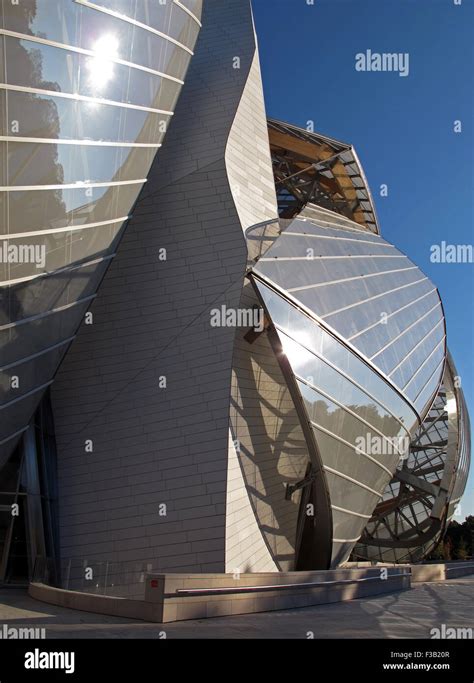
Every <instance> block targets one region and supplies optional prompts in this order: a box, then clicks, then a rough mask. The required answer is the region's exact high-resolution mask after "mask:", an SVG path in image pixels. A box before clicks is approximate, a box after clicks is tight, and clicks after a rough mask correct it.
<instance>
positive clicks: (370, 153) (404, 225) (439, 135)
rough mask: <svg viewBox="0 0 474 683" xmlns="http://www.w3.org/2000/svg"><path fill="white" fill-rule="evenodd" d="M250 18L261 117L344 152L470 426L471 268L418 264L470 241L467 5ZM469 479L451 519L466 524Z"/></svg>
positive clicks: (347, 3)
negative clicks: (403, 56) (441, 247)
mask: <svg viewBox="0 0 474 683" xmlns="http://www.w3.org/2000/svg"><path fill="white" fill-rule="evenodd" d="M458 2H459V0H458ZM253 9H254V15H255V23H256V28H257V34H258V41H259V47H260V60H261V66H262V77H263V84H264V89H265V98H266V107H267V114H268V116H271V117H274V118H277V119H281V120H283V121H288V122H290V123H294V124H296V125H299V126H302V127H306V126H307V122H308V121H314V129H315V131H318V132H321V133H323V134H326V135H329V136H330V137H334V138H336V139H340V140H343V141H344V142H349V143H352V144H353V145H354V147H355V149H356V151H357V154H358V156H359V158H360V160H361V163H362V165H363V167H364V170H365V173H366V176H367V179H368V182H369V185H370V187H371V190H372V194H373V197H374V201H375V204H376V209H377V213H378V216H379V221H380V225H381V230H382V234H383V236H384V237H385V238H386V239H387V240H388V241H390V242H392V243H395V244H396V246H397V247H398V248H399V249H401V250H402V251H403V252H404V253H406V254H407V255H408V256H409V257H410V258H412V259H413V260H414V261H415V263H417V265H419V266H420V268H421V269H422V270H423V271H424V272H425V273H426V275H428V276H429V277H430V278H431V279H432V280H433V282H434V283H435V284H436V285H437V287H438V289H439V291H440V294H441V297H442V299H443V305H444V309H445V314H446V319H447V327H448V344H449V347H450V350H451V353H452V354H453V356H454V360H455V363H456V366H457V370H458V374H459V376H460V377H461V381H462V387H463V389H464V392H465V396H466V400H467V403H468V407H469V410H470V414H471V420H472V422H473V423H474V367H473V366H474V363H473V355H474V353H473V352H474V332H473V330H474V315H473V309H474V303H473V300H474V275H473V265H472V264H468V263H455V264H452V263H441V264H440V263H432V262H431V261H430V254H431V251H430V248H431V246H432V245H436V244H440V243H441V242H442V241H443V240H444V241H445V242H447V243H448V244H456V245H457V244H473V242H474V238H473V232H474V199H473V197H474V195H473V190H474V140H473V121H474V88H473V75H472V74H473V73H474V0H461V5H456V4H455V0H314V5H308V4H307V0H253ZM368 49H370V50H371V51H372V53H374V52H378V53H408V55H409V73H408V75H407V76H406V77H401V76H400V75H399V74H398V73H396V72H367V71H356V69H355V55H356V54H357V53H365V52H366V50H368ZM455 121H461V125H462V132H460V133H455V132H454V122H455ZM382 184H387V185H388V197H381V196H380V186H381V185H382ZM473 426H474V424H473ZM473 470H474V467H472V468H471V475H470V479H469V481H468V485H467V488H466V492H465V494H464V498H463V500H462V501H461V510H460V513H461V515H460V516H458V517H456V518H455V519H457V521H462V519H464V517H465V516H466V515H467V514H474V471H473Z"/></svg>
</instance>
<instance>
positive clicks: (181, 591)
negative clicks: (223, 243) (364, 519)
mask: <svg viewBox="0 0 474 683" xmlns="http://www.w3.org/2000/svg"><path fill="white" fill-rule="evenodd" d="M402 576H411V572H398V573H396V574H388V575H387V577H386V578H385V579H382V578H380V576H369V577H365V578H362V579H340V580H335V581H314V582H310V583H279V584H274V585H269V586H239V587H234V588H230V587H227V586H225V587H223V588H177V589H176V591H175V592H174V593H165V596H164V597H165V598H176V597H180V596H181V595H215V594H220V595H224V594H226V593H258V592H261V591H274V590H278V589H287V588H315V587H320V586H335V585H342V584H347V583H363V582H364V581H387V579H397V578H399V577H402Z"/></svg>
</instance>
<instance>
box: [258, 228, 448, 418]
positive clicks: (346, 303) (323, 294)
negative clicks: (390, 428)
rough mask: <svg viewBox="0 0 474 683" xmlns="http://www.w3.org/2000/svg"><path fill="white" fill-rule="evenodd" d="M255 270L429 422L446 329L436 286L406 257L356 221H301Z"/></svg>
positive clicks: (282, 234) (437, 382)
mask: <svg viewBox="0 0 474 683" xmlns="http://www.w3.org/2000/svg"><path fill="white" fill-rule="evenodd" d="M254 270H255V272H256V273H257V274H259V275H261V276H262V278H264V279H266V280H267V281H269V282H271V283H274V284H275V285H276V286H277V287H279V288H281V289H282V290H283V291H285V292H287V293H288V294H289V295H290V296H291V298H292V299H293V300H294V301H295V303H297V304H300V305H302V306H303V307H304V308H305V309H306V310H309V311H311V312H312V313H313V314H314V315H315V316H316V317H317V318H318V320H320V321H321V323H322V325H323V326H324V327H325V328H326V329H328V330H331V331H333V332H334V333H335V334H336V335H337V336H338V337H339V338H340V339H343V340H345V342H347V343H348V344H350V346H351V347H353V348H354V350H355V351H357V352H358V353H359V355H360V356H361V357H362V358H364V359H365V360H367V361H368V362H369V363H370V364H371V365H372V366H373V367H374V370H375V371H378V372H379V373H382V374H383V375H384V376H385V377H386V378H387V379H388V381H389V382H390V383H392V384H393V385H394V386H395V387H396V388H397V390H398V391H399V392H400V393H402V394H403V395H404V396H405V398H406V399H407V401H408V402H409V403H411V404H412V405H413V407H414V408H415V410H416V411H417V412H418V414H419V415H420V416H421V417H423V416H424V414H425V412H426V410H427V408H428V407H429V405H430V403H431V401H432V399H433V396H434V394H435V392H436V390H437V388H438V386H439V383H440V381H441V376H442V372H443V361H444V356H445V338H446V334H445V324H444V315H443V309H442V306H441V301H440V298H439V295H438V292H437V290H436V287H435V286H434V285H433V283H432V282H431V281H430V280H429V279H428V278H427V277H426V276H425V275H424V274H423V273H422V272H421V271H420V270H419V268H417V266H415V265H414V264H413V263H412V261H410V259H409V258H408V257H407V256H405V255H404V254H402V253H401V252H400V251H398V250H397V249H396V248H395V247H394V246H392V245H391V244H389V243H388V242H386V241H385V240H384V239H382V238H381V237H380V236H378V235H373V234H370V233H368V232H367V231H366V230H363V229H360V228H359V227H358V226H356V225H355V224H354V223H353V224H352V226H351V227H349V226H348V224H346V225H345V226H344V227H343V226H342V225H341V227H334V226H333V225H329V224H328V223H327V222H326V224H324V223H323V222H322V221H319V220H318V219H317V218H316V217H312V218H304V219H301V218H298V219H295V220H293V221H292V222H291V224H290V225H288V226H287V227H286V228H285V229H284V230H283V231H282V232H281V235H280V237H279V239H278V240H276V241H275V242H274V243H273V244H272V246H271V247H270V248H269V249H268V250H267V251H266V252H265V254H264V255H263V256H262V257H261V258H260V259H259V261H258V263H257V264H256V266H255V268H254Z"/></svg>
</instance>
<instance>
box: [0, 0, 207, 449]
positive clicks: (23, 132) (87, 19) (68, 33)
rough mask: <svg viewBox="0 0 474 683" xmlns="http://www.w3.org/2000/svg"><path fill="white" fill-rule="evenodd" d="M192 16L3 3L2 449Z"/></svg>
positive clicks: (147, 153) (68, 2)
mask: <svg viewBox="0 0 474 683" xmlns="http://www.w3.org/2000/svg"><path fill="white" fill-rule="evenodd" d="M200 14H201V2H176V1H170V2H167V3H165V4H161V3H158V2H155V1H154V0H96V2H89V1H88V0H64V1H63V2H49V1H48V0H36V1H35V0H25V1H24V2H23V1H22V2H20V3H12V2H10V0H2V1H1V2H0V226H1V228H0V247H1V249H2V258H1V259H0V352H1V376H0V388H1V396H0V415H1V416H2V420H1V428H0V454H1V455H0V457H4V458H6V457H7V455H8V453H10V452H11V451H12V449H13V447H14V446H15V444H16V442H17V440H18V434H19V433H21V431H22V430H25V429H26V427H27V425H28V422H29V420H30V418H31V415H32V412H33V410H34V408H35V407H36V405H37V403H38V401H39V399H40V397H41V394H42V393H43V391H44V390H45V388H46V387H47V386H48V383H49V382H50V381H51V380H52V378H53V376H54V374H55V371H56V369H57V367H58V365H59V363H60V361H61V359H62V357H63V355H64V353H65V352H66V350H67V348H68V345H69V343H70V341H71V339H72V338H73V336H74V334H75V332H76V329H77V327H78V325H79V324H80V322H81V319H82V317H83V315H84V313H85V311H86V309H87V307H88V306H89V305H90V302H91V301H92V298H93V296H94V294H95V291H96V288H97V286H98V284H99V282H100V280H101V278H102V277H103V275H104V272H105V270H106V268H107V266H108V265H109V263H110V260H111V258H112V257H113V255H114V253H115V250H116V248H117V246H118V243H119V241H120V238H121V235H122V232H123V228H124V226H125V224H126V220H127V219H128V217H129V215H130V212H131V209H132V207H133V205H134V203H135V201H136V199H137V197H138V195H139V193H140V190H141V188H142V186H143V184H144V182H145V181H146V178H147V174H148V171H149V169H150V166H151V164H152V162H153V160H154V158H155V155H156V154H157V151H158V149H159V147H160V146H161V144H162V142H163V139H164V136H165V134H166V131H167V129H168V126H169V124H170V121H171V118H172V115H173V110H174V107H175V104H176V101H177V98H178V95H179V92H180V89H181V87H182V85H183V82H184V77H185V74H186V71H187V68H188V65H189V61H190V59H191V57H192V54H193V49H194V45H195V42H196V39H197V36H198V33H199V30H200V21H199V19H200Z"/></svg>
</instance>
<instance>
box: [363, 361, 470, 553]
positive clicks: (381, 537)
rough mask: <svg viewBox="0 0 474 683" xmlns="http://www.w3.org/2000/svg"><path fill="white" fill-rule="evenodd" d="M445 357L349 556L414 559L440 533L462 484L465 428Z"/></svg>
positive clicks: (459, 397) (465, 419)
mask: <svg viewBox="0 0 474 683" xmlns="http://www.w3.org/2000/svg"><path fill="white" fill-rule="evenodd" d="M458 379H459V378H458V376H457V374H456V369H455V367H454V363H453V361H452V359H451V357H448V362H447V365H446V370H445V374H444V378H443V384H442V387H441V389H440V391H439V392H438V394H437V397H436V400H435V401H434V403H433V406H432V407H431V409H430V411H429V413H428V415H427V416H426V419H425V421H424V422H423V424H422V425H421V427H420V428H419V429H418V430H417V432H416V434H415V437H414V439H413V440H412V442H411V444H410V451H409V457H408V458H407V459H406V461H404V462H403V464H402V466H401V467H399V468H398V469H397V471H396V472H395V474H394V477H393V478H392V480H391V481H390V483H389V485H388V486H387V488H386V490H385V491H384V495H383V500H382V501H381V502H380V503H379V505H378V506H377V507H376V508H375V510H374V512H373V515H372V517H371V519H370V520H369V522H368V524H367V527H366V528H365V530H364V533H363V535H362V538H361V539H360V541H359V543H358V544H357V546H356V547H355V549H354V557H355V558H362V559H369V560H377V561H384V562H416V561H418V560H420V559H422V558H423V556H425V555H427V554H428V553H430V552H431V551H432V550H433V548H434V547H435V546H436V545H437V543H438V542H439V540H440V539H441V538H442V536H443V533H444V531H445V529H446V526H447V524H448V523H449V521H450V520H451V519H452V517H453V516H454V514H455V513H456V507H457V505H458V503H459V501H460V499H461V496H462V494H463V492H464V488H465V486H466V481H467V476H468V472H469V464H470V427H469V416H468V414H467V410H466V405H465V400H464V396H463V392H462V389H461V388H460V387H459V386H458V385H457V382H458Z"/></svg>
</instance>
